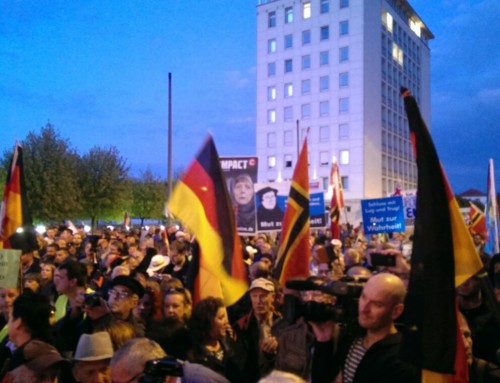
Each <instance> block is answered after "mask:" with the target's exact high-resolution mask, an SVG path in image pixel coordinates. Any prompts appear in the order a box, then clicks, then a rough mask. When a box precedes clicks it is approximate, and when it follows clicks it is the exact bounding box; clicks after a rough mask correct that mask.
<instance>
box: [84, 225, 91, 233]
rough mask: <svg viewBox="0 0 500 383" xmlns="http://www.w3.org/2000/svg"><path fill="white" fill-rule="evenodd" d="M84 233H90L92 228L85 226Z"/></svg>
mask: <svg viewBox="0 0 500 383" xmlns="http://www.w3.org/2000/svg"><path fill="white" fill-rule="evenodd" d="M83 231H84V232H85V233H90V226H89V225H84V226H83Z"/></svg>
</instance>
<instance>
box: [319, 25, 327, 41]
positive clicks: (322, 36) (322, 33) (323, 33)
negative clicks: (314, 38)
mask: <svg viewBox="0 0 500 383" xmlns="http://www.w3.org/2000/svg"><path fill="white" fill-rule="evenodd" d="M329 37H330V27H329V26H328V25H325V26H322V27H321V28H320V31H319V39H320V40H321V41H323V40H328V38H329Z"/></svg>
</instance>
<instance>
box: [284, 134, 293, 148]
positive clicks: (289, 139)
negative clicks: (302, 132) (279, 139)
mask: <svg viewBox="0 0 500 383" xmlns="http://www.w3.org/2000/svg"><path fill="white" fill-rule="evenodd" d="M283 144H284V145H285V146H290V145H292V144H293V134H292V131H291V130H285V132H284V133H283Z"/></svg>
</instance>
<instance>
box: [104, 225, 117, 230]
mask: <svg viewBox="0 0 500 383" xmlns="http://www.w3.org/2000/svg"><path fill="white" fill-rule="evenodd" d="M106 227H107V228H108V229H109V230H115V228H114V227H113V226H111V225H108V226H106Z"/></svg>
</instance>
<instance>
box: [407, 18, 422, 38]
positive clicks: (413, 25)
mask: <svg viewBox="0 0 500 383" xmlns="http://www.w3.org/2000/svg"><path fill="white" fill-rule="evenodd" d="M410 29H411V30H412V31H413V33H415V34H416V35H417V37H420V36H421V35H422V27H421V26H420V23H419V22H418V21H413V20H411V19H410Z"/></svg>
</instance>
